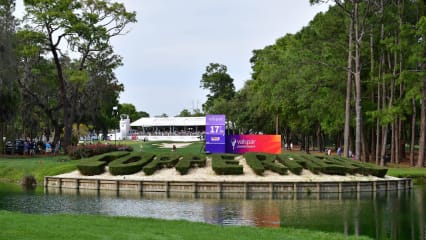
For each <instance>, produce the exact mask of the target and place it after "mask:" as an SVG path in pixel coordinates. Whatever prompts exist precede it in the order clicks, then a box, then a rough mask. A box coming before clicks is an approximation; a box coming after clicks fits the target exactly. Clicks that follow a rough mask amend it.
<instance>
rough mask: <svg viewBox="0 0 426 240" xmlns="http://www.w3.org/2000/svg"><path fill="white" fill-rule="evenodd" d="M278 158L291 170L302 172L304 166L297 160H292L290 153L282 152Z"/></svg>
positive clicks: (295, 172)
mask: <svg viewBox="0 0 426 240" xmlns="http://www.w3.org/2000/svg"><path fill="white" fill-rule="evenodd" d="M277 159H278V161H279V162H280V163H282V164H284V166H286V167H287V168H288V169H289V170H290V172H292V173H294V174H296V175H300V174H301V173H302V170H303V167H302V166H301V165H300V164H299V163H297V161H295V160H291V159H290V156H289V155H285V154H281V155H278V156H277Z"/></svg>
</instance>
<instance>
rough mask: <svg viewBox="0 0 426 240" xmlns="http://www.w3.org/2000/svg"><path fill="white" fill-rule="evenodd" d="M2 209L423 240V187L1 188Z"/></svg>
mask: <svg viewBox="0 0 426 240" xmlns="http://www.w3.org/2000/svg"><path fill="white" fill-rule="evenodd" d="M0 209H1V210H9V211H18V212H23V213H36V214H56V213H69V214H99V215H112V216H133V217H153V218H161V219H186V220H189V221H197V222H205V223H211V224H218V225H247V226H257V227H294V228H305V229H311V230H321V231H330V232H341V233H345V234H349V235H366V236H370V237H372V238H375V239H415V240H418V239H426V235H425V231H426V226H425V225H426V213H425V209H426V184H421V185H415V186H414V188H413V189H411V190H407V191H394V192H379V193H376V194H374V193H361V194H351V193H349V194H344V195H342V194H317V193H312V194H308V195H304V196H293V195H288V194H286V195H277V194H249V195H244V194H219V193H217V194H216V193H214V194H193V193H188V194H182V193H169V194H167V193H134V192H120V193H117V192H114V191H102V192H99V191H94V190H93V191H92V190H84V191H83V190H80V191H76V190H65V189H63V190H61V191H59V190H56V189H49V191H44V189H42V188H37V189H36V190H29V191H28V190H24V189H22V188H21V186H19V185H12V184H2V183H0Z"/></svg>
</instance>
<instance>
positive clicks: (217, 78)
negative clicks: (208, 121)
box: [200, 63, 235, 113]
mask: <svg viewBox="0 0 426 240" xmlns="http://www.w3.org/2000/svg"><path fill="white" fill-rule="evenodd" d="M233 82H234V79H232V78H231V76H229V74H228V73H227V67H226V66H225V65H222V64H219V63H210V65H209V66H207V67H206V72H205V73H204V74H203V76H202V77H201V81H200V86H201V88H203V89H207V90H209V91H210V94H208V95H207V101H206V103H205V104H204V105H203V110H204V111H205V112H207V113H210V112H211V108H212V107H213V105H214V101H215V100H216V99H225V100H230V99H232V98H233V96H234V94H235V86H234V83H233Z"/></svg>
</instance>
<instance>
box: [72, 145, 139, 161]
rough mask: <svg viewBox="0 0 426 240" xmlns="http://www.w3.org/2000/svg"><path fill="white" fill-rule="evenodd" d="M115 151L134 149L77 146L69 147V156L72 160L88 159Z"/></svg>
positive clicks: (127, 147)
mask: <svg viewBox="0 0 426 240" xmlns="http://www.w3.org/2000/svg"><path fill="white" fill-rule="evenodd" d="M114 151H129V152H131V151H133V149H132V147H130V146H125V145H120V144H119V145H115V144H102V143H97V144H79V145H77V146H69V147H68V155H69V156H70V157H71V158H72V159H79V158H87V157H92V156H95V155H99V154H103V153H108V152H114Z"/></svg>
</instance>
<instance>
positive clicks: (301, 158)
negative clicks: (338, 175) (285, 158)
mask: <svg viewBox="0 0 426 240" xmlns="http://www.w3.org/2000/svg"><path fill="white" fill-rule="evenodd" d="M307 156H308V155H301V154H294V155H291V157H292V158H293V159H294V160H295V161H296V162H297V163H298V164H299V165H301V166H302V167H303V168H304V169H308V170H309V171H311V172H312V173H314V174H318V173H319V172H320V170H321V167H320V166H319V165H318V164H317V163H316V161H317V160H318V159H314V160H312V158H308V157H307Z"/></svg>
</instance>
